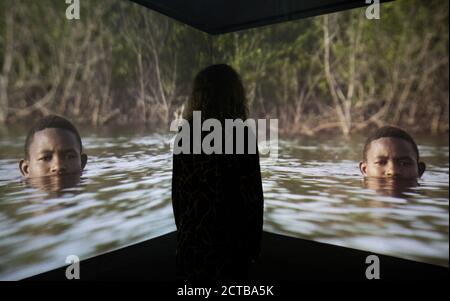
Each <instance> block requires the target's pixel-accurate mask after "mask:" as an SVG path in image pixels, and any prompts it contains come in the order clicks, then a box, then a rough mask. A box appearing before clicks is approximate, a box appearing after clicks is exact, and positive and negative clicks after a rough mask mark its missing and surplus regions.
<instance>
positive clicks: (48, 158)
mask: <svg viewBox="0 0 450 301" xmlns="http://www.w3.org/2000/svg"><path fill="white" fill-rule="evenodd" d="M41 160H42V161H50V160H52V156H44V157H42V158H41Z"/></svg>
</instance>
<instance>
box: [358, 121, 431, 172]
mask: <svg viewBox="0 0 450 301" xmlns="http://www.w3.org/2000/svg"><path fill="white" fill-rule="evenodd" d="M359 169H360V170H361V173H362V174H363V176H364V177H377V178H399V179H417V178H419V177H420V176H422V174H423V173H424V171H425V163H423V162H420V161H419V150H418V148H417V144H416V142H415V141H414V139H413V138H412V137H411V136H410V135H409V134H408V133H407V132H405V131H404V130H402V129H399V128H397V127H392V126H385V127H382V128H380V129H377V130H376V131H375V132H373V133H372V134H371V135H370V136H369V137H368V138H367V140H366V144H365V145H364V153H363V161H361V162H360V163H359Z"/></svg>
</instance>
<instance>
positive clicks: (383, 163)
mask: <svg viewBox="0 0 450 301" xmlns="http://www.w3.org/2000/svg"><path fill="white" fill-rule="evenodd" d="M375 164H376V165H385V164H386V161H377V162H375Z"/></svg>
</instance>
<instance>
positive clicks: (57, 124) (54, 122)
mask: <svg viewBox="0 0 450 301" xmlns="http://www.w3.org/2000/svg"><path fill="white" fill-rule="evenodd" d="M45 129H62V130H66V131H69V132H71V133H73V134H74V135H75V137H76V138H77V141H78V143H79V144H80V152H81V151H82V150H83V144H82V142H81V137H80V134H79V133H78V130H77V129H76V127H75V126H74V125H73V124H72V123H71V122H70V121H69V120H67V119H66V118H64V117H61V116H58V115H48V116H46V117H44V118H42V119H40V120H39V121H38V122H37V123H36V124H34V125H33V127H32V128H30V130H29V131H28V134H27V138H26V140H25V158H26V159H29V150H30V145H31V143H33V139H34V134H36V133H37V132H39V131H42V130H45Z"/></svg>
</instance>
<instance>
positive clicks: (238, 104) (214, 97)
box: [184, 64, 248, 122]
mask: <svg viewBox="0 0 450 301" xmlns="http://www.w3.org/2000/svg"><path fill="white" fill-rule="evenodd" d="M194 111H201V113H202V119H203V120H206V119H209V118H215V119H218V120H220V121H221V122H224V121H225V119H233V120H234V119H238V118H240V119H242V120H246V119H247V114H248V108H247V99H246V97H245V90H244V86H243V85H242V80H241V77H240V76H239V74H238V73H237V72H236V71H235V70H234V69H233V68H231V67H230V66H228V65H226V64H217V65H211V66H208V67H206V68H205V69H203V70H202V71H200V72H199V73H198V74H197V76H196V77H195V80H194V86H193V89H192V93H191V96H190V98H189V100H188V103H187V107H186V110H185V112H184V118H185V119H187V120H192V116H193V112H194Z"/></svg>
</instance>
